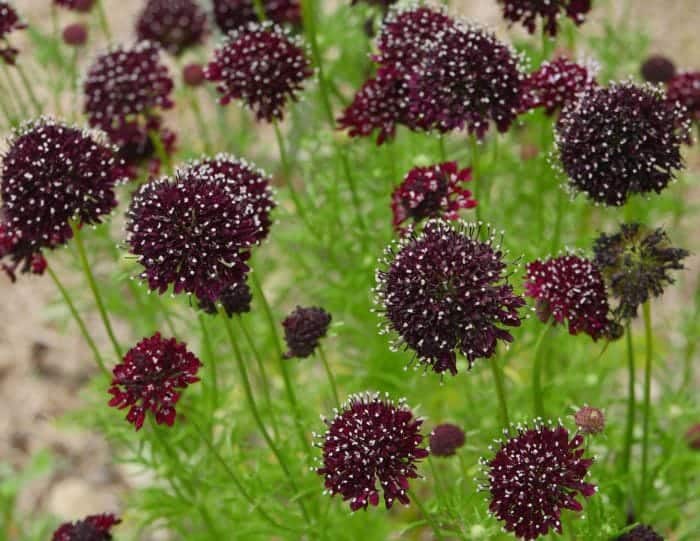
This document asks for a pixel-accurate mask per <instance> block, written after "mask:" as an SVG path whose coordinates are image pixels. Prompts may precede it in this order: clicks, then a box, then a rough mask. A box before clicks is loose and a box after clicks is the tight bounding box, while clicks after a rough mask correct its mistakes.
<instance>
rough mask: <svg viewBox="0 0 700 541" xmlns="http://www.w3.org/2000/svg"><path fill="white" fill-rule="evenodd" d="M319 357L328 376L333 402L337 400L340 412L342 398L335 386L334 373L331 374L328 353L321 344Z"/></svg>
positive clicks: (336, 403) (336, 404)
mask: <svg viewBox="0 0 700 541" xmlns="http://www.w3.org/2000/svg"><path fill="white" fill-rule="evenodd" d="M318 356H319V357H321V361H322V362H323V368H325V370H326V375H327V376H328V383H329V384H330V386H331V392H332V393H333V400H335V407H336V408H338V411H340V397H339V395H338V387H337V386H336V384H335V377H334V376H333V372H331V367H330V365H329V364H328V359H327V358H326V352H325V351H324V350H323V346H322V345H321V344H319V345H318Z"/></svg>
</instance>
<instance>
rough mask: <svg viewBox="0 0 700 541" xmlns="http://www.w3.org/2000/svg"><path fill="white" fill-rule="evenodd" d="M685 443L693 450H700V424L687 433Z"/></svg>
mask: <svg viewBox="0 0 700 541" xmlns="http://www.w3.org/2000/svg"><path fill="white" fill-rule="evenodd" d="M685 441H686V442H687V443H688V447H690V448H691V449H695V450H700V423H698V424H695V425H693V426H691V427H690V428H689V429H688V430H687V431H686V433H685Z"/></svg>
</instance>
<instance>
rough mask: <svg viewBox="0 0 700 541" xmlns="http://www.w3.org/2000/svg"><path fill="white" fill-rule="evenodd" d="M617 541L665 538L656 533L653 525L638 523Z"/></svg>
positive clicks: (660, 540)
mask: <svg viewBox="0 0 700 541" xmlns="http://www.w3.org/2000/svg"><path fill="white" fill-rule="evenodd" d="M617 541H664V538H663V537H662V536H660V535H659V534H658V533H656V532H655V531H654V530H653V529H652V528H651V526H647V525H646V524H638V525H637V526H635V527H634V528H632V529H631V530H630V531H628V532H625V533H623V534H622V535H621V536H620V537H618V538H617Z"/></svg>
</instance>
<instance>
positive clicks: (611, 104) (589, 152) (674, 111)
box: [556, 83, 689, 206]
mask: <svg viewBox="0 0 700 541" xmlns="http://www.w3.org/2000/svg"><path fill="white" fill-rule="evenodd" d="M688 128H689V125H688V122H687V120H685V119H684V115H683V111H682V108H681V107H680V106H679V105H674V104H672V103H670V102H668V101H666V100H665V99H664V95H663V93H662V92H661V91H660V90H659V89H657V88H655V87H652V86H650V85H646V86H637V85H634V84H632V83H617V84H612V85H611V86H610V87H609V88H595V89H591V90H590V91H589V92H587V93H586V94H585V95H584V96H583V97H582V98H581V99H580V100H579V101H578V102H577V104H576V106H574V107H568V108H566V109H565V110H564V111H563V113H562V115H561V118H560V121H559V123H558V124H557V137H556V140H557V146H558V150H559V157H560V160H561V164H562V167H563V169H564V172H565V173H566V174H567V176H568V177H569V183H570V185H571V186H572V187H573V188H574V189H575V190H579V191H582V192H585V193H586V194H587V195H588V197H590V198H591V199H592V200H593V201H595V202H597V203H603V204H606V205H611V206H613V205H616V206H618V205H623V204H624V203H625V202H626V201H627V199H628V198H629V197H630V196H631V195H633V194H648V193H650V192H656V193H660V192H661V191H662V190H663V189H664V188H665V187H666V186H668V184H669V183H670V182H671V181H672V180H673V179H674V178H675V174H676V171H677V170H679V169H681V168H682V167H683V160H682V157H681V151H680V147H681V143H682V142H683V141H684V140H685V138H686V137H687V133H688Z"/></svg>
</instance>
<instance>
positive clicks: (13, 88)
mask: <svg viewBox="0 0 700 541" xmlns="http://www.w3.org/2000/svg"><path fill="white" fill-rule="evenodd" d="M0 66H2V69H3V71H4V72H5V79H6V80H7V83H8V86H9V87H10V92H9V93H8V94H9V95H12V96H14V98H15V101H16V102H17V110H18V112H19V114H20V118H26V117H27V116H28V113H27V106H26V104H25V103H24V101H23V100H22V94H21V92H20V91H19V88H17V84H16V83H15V79H14V78H13V77H12V73H11V72H10V68H8V67H7V64H5V62H0ZM8 94H6V95H8Z"/></svg>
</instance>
